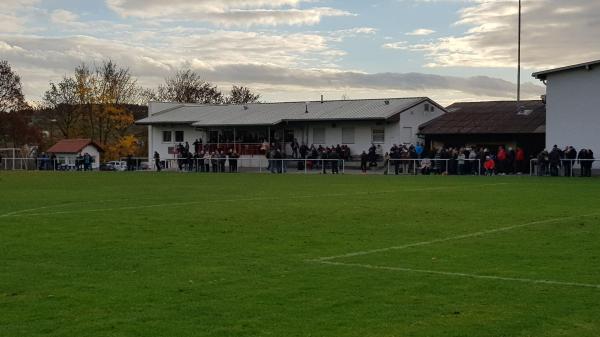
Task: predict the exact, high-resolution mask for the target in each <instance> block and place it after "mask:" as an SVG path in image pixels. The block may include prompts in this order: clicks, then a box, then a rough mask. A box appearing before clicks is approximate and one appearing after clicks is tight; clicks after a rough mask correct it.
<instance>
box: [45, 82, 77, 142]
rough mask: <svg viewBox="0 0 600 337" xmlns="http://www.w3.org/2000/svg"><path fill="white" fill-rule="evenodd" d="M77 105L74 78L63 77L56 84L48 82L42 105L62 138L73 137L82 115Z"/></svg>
mask: <svg viewBox="0 0 600 337" xmlns="http://www.w3.org/2000/svg"><path fill="white" fill-rule="evenodd" d="M78 104H79V100H78V95H77V81H76V80H75V79H74V78H72V77H66V76H65V77H63V79H62V80H61V81H60V82H58V83H53V82H50V89H48V90H47V91H46V93H45V94H44V105H45V107H46V108H47V109H48V110H49V117H50V122H51V123H54V124H55V125H56V126H57V127H58V129H59V130H60V132H61V133H62V136H63V137H64V138H71V137H73V136H75V133H76V132H75V129H76V128H77V126H78V123H79V121H80V120H81V115H82V114H81V111H80V109H78V107H77V105H78Z"/></svg>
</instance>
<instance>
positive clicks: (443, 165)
mask: <svg viewBox="0 0 600 337" xmlns="http://www.w3.org/2000/svg"><path fill="white" fill-rule="evenodd" d="M452 161H454V163H452ZM427 164H429V165H427ZM454 164H456V173H455V175H481V174H482V166H481V159H464V161H463V164H460V160H458V159H390V160H388V162H387V165H384V166H385V171H384V174H396V175H417V174H420V173H422V174H428V173H437V174H443V173H446V174H449V173H450V172H449V171H450V168H451V165H454ZM452 171H454V170H452Z"/></svg>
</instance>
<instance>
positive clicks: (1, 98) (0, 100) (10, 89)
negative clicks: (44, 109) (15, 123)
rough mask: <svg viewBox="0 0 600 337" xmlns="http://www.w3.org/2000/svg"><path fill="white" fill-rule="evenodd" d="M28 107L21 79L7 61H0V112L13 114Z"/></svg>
mask: <svg viewBox="0 0 600 337" xmlns="http://www.w3.org/2000/svg"><path fill="white" fill-rule="evenodd" d="M26 106H27V104H26V103H25V97H24V96H23V91H22V87H21V77H20V76H19V75H17V74H16V73H15V72H14V71H13V70H12V68H11V67H10V65H9V64H8V62H7V61H0V111H2V112H11V111H16V110H21V109H24V108H25V107H26Z"/></svg>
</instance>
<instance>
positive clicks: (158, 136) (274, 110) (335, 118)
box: [136, 97, 445, 159]
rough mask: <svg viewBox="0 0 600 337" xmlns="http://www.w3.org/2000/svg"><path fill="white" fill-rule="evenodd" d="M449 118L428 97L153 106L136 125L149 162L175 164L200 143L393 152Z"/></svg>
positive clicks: (244, 151) (250, 150)
mask: <svg viewBox="0 0 600 337" xmlns="http://www.w3.org/2000/svg"><path fill="white" fill-rule="evenodd" d="M443 113H445V110H444V108H443V107H442V106H440V105H439V104H437V103H436V102H434V101H432V100H431V99H429V98H426V97H420V98H394V99H368V100H344V101H315V102H291V103H255V104H246V105H202V104H178V103H156V102H151V103H150V104H149V112H148V117H147V118H144V119H142V120H139V121H137V122H136V123H137V124H139V125H147V126H148V156H149V158H152V156H153V153H154V152H155V151H156V152H158V153H159V154H160V156H161V158H162V159H170V158H175V157H176V154H175V147H176V145H177V144H179V143H185V142H188V143H189V144H190V148H192V149H193V145H192V144H193V143H194V142H195V141H196V140H197V139H201V140H202V141H203V147H204V148H205V149H206V148H207V147H208V149H209V150H210V151H212V150H214V149H217V148H219V149H224V150H228V149H230V148H235V149H236V151H237V152H238V153H240V154H241V155H242V156H254V155H263V153H261V152H260V150H259V149H260V146H261V144H262V143H263V142H265V141H267V142H269V143H278V144H282V143H284V144H285V149H286V152H287V153H288V154H290V153H291V149H290V143H291V142H292V141H293V140H294V139H297V141H298V142H299V143H300V144H302V143H304V144H307V145H309V146H310V145H311V144H314V145H315V146H318V145H322V146H324V147H325V146H332V145H334V146H335V145H337V144H340V145H347V146H348V147H349V148H350V151H351V154H352V155H353V156H356V155H359V154H360V153H361V152H362V151H363V150H367V149H368V148H369V147H370V146H371V144H372V143H374V144H377V145H381V146H382V148H383V149H386V150H387V149H389V148H390V147H391V146H392V145H393V144H403V143H412V144H414V143H416V142H418V141H419V139H418V137H417V132H418V130H419V129H418V128H419V126H420V125H421V124H423V123H425V122H428V121H429V120H431V119H433V118H435V117H438V116H440V115H441V114H443Z"/></svg>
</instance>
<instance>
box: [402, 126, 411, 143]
mask: <svg viewBox="0 0 600 337" xmlns="http://www.w3.org/2000/svg"><path fill="white" fill-rule="evenodd" d="M412 140H413V130H412V127H403V128H402V142H403V143H405V144H410V143H412Z"/></svg>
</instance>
